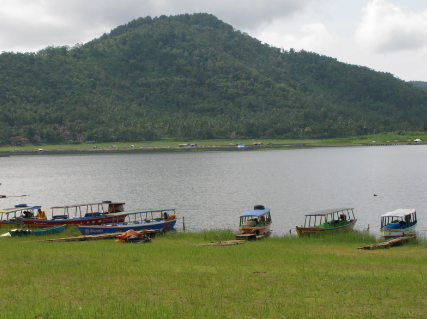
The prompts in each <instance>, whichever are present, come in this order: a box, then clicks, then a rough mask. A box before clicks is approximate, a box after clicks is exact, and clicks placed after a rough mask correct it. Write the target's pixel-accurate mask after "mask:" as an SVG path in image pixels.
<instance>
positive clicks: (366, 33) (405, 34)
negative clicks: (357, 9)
mask: <svg viewBox="0 0 427 319" xmlns="http://www.w3.org/2000/svg"><path fill="white" fill-rule="evenodd" d="M363 11H364V16H363V19H362V21H361V23H360V24H359V26H358V28H357V30H356V41H357V43H358V44H360V45H361V46H362V47H363V48H364V49H366V50H370V51H374V52H379V53H388V52H393V51H403V50H420V49H423V48H426V47H427V11H418V12H414V11H405V10H404V9H402V8H401V7H398V6H395V5H393V4H392V3H390V2H388V1H386V0H372V1H371V2H369V3H368V4H367V6H366V7H365V8H364V9H363Z"/></svg>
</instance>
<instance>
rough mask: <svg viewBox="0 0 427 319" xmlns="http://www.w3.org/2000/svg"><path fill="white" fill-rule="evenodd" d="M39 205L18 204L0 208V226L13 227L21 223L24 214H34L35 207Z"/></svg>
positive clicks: (29, 215)
mask: <svg viewBox="0 0 427 319" xmlns="http://www.w3.org/2000/svg"><path fill="white" fill-rule="evenodd" d="M39 208H41V206H28V205H27V204H18V205H15V207H12V208H6V209H1V210H0V228H14V227H20V226H21V225H23V223H22V218H23V217H24V216H26V217H31V216H34V215H35V213H34V211H36V210H37V209H39Z"/></svg>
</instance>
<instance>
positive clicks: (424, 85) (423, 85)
mask: <svg viewBox="0 0 427 319" xmlns="http://www.w3.org/2000/svg"><path fill="white" fill-rule="evenodd" d="M410 83H412V84H413V85H415V86H416V87H419V88H420V89H423V90H427V82H425V81H410Z"/></svg>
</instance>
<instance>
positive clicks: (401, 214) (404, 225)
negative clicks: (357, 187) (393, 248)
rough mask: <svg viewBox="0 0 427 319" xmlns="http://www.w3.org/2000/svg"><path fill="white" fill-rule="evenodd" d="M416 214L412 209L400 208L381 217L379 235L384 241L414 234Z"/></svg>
mask: <svg viewBox="0 0 427 319" xmlns="http://www.w3.org/2000/svg"><path fill="white" fill-rule="evenodd" d="M416 226H417V212H416V211H415V209H413V208H400V209H396V210H394V211H392V212H388V213H386V214H384V215H381V229H380V231H381V233H382V235H383V237H384V239H385V240H389V239H393V238H397V237H403V236H406V235H408V234H415V227H416Z"/></svg>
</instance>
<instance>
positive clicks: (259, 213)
mask: <svg viewBox="0 0 427 319" xmlns="http://www.w3.org/2000/svg"><path fill="white" fill-rule="evenodd" d="M271 224H272V220H271V215H270V208H265V207H264V206H262V205H256V206H254V209H251V210H248V211H246V212H243V213H241V214H240V223H239V233H240V234H256V235H260V234H267V233H268V231H269V229H270V226H271Z"/></svg>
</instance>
